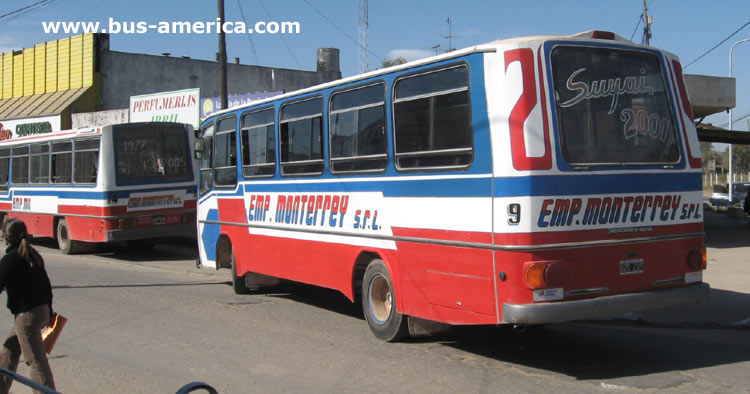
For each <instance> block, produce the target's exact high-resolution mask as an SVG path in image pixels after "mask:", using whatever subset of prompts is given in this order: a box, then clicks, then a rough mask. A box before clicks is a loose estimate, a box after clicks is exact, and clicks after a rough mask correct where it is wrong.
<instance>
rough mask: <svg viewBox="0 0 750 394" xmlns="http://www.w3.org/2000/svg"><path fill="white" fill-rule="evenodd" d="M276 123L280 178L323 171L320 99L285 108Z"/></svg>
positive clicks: (321, 107) (321, 104)
mask: <svg viewBox="0 0 750 394" xmlns="http://www.w3.org/2000/svg"><path fill="white" fill-rule="evenodd" d="M281 119H282V120H281V121H280V123H279V139H280V140H279V144H280V154H281V174H282V175H318V174H321V173H322V172H323V99H321V98H316V99H312V100H307V101H301V102H296V103H292V104H287V105H284V106H283V107H282V108H281Z"/></svg>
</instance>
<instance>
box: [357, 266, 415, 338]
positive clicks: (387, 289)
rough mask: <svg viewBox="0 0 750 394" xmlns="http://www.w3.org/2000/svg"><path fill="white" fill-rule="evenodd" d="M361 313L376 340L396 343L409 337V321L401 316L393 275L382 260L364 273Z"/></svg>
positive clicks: (368, 267)
mask: <svg viewBox="0 0 750 394" xmlns="http://www.w3.org/2000/svg"><path fill="white" fill-rule="evenodd" d="M362 311H363V312H364V315H365V320H366V321H367V325H368V326H369V327H370V330H371V331H372V333H373V334H375V336H376V337H378V338H380V339H383V340H385V341H388V342H394V341H398V340H401V339H405V338H407V337H408V336H409V325H408V319H407V317H406V316H404V315H403V314H401V313H399V312H398V308H397V307H396V295H395V293H394V290H393V282H392V281H391V275H390V274H389V273H388V268H387V267H386V265H385V263H384V262H383V260H380V259H376V260H373V261H372V262H370V264H369V265H368V266H367V269H366V270H365V276H364V279H363V280H362Z"/></svg>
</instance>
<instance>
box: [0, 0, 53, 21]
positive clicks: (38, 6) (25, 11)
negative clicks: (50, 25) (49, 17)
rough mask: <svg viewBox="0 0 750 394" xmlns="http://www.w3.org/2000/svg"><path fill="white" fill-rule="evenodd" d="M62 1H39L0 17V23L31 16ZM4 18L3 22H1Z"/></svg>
mask: <svg viewBox="0 0 750 394" xmlns="http://www.w3.org/2000/svg"><path fill="white" fill-rule="evenodd" d="M60 1H62V0H40V1H37V2H36V3H33V4H30V5H27V6H26V7H22V8H19V9H17V10H15V11H11V12H8V13H6V14H4V15H0V23H4V22H10V21H14V20H16V19H19V18H21V17H24V16H27V15H30V14H33V13H35V12H38V11H41V10H43V9H46V8H49V7H51V6H53V5H55V4H57V3H58V2H60ZM3 18H5V19H4V20H2V19H3Z"/></svg>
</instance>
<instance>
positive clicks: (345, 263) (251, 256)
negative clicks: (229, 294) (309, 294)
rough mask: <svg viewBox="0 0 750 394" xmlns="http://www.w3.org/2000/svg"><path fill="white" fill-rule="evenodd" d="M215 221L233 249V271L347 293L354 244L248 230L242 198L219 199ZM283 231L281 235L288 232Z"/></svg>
mask: <svg viewBox="0 0 750 394" xmlns="http://www.w3.org/2000/svg"><path fill="white" fill-rule="evenodd" d="M218 203H219V221H221V222H230V223H243V225H240V226H235V225H222V226H221V233H222V234H226V235H227V236H229V239H230V241H231V242H232V247H233V248H234V250H235V259H236V265H237V274H238V275H244V274H245V273H247V272H254V273H259V274H264V275H269V276H274V277H279V278H284V279H289V280H293V281H298V282H302V283H307V284H312V285H316V286H321V287H326V288H330V289H336V290H339V291H341V292H342V293H344V294H346V295H347V296H349V297H351V271H352V267H353V265H354V261H355V260H356V255H357V252H358V250H359V248H358V247H355V246H349V245H344V244H337V243H327V242H320V241H315V240H301V239H293V238H287V237H284V236H279V237H275V236H264V235H259V234H251V232H253V230H254V229H252V228H248V227H246V226H244V223H246V222H247V216H246V211H245V207H244V200H243V199H237V198H232V199H229V198H223V199H219V201H218ZM290 234H291V233H286V234H282V235H290Z"/></svg>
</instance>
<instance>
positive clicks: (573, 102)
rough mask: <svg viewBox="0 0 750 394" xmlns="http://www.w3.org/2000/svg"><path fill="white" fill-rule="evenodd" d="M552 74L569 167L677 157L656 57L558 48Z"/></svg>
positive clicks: (661, 161) (668, 160) (667, 160)
mask: <svg viewBox="0 0 750 394" xmlns="http://www.w3.org/2000/svg"><path fill="white" fill-rule="evenodd" d="M551 60H552V75H553V80H554V89H555V104H556V107H557V113H558V125H559V129H560V145H561V151H562V156H563V158H564V159H565V161H566V162H568V163H569V164H573V165H596V164H602V165H605V164H610V165H611V164H616V165H617V164H668V163H675V162H677V161H679V158H680V153H679V149H678V146H677V139H676V129H675V127H674V121H673V117H672V112H671V110H670V107H669V100H668V97H667V90H666V84H665V82H664V78H663V73H662V68H661V64H660V62H659V58H658V57H657V56H656V55H655V54H653V53H649V52H641V51H624V50H619V49H613V48H599V47H596V48H595V47H581V46H558V47H555V48H554V49H553V50H552V56H551Z"/></svg>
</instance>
